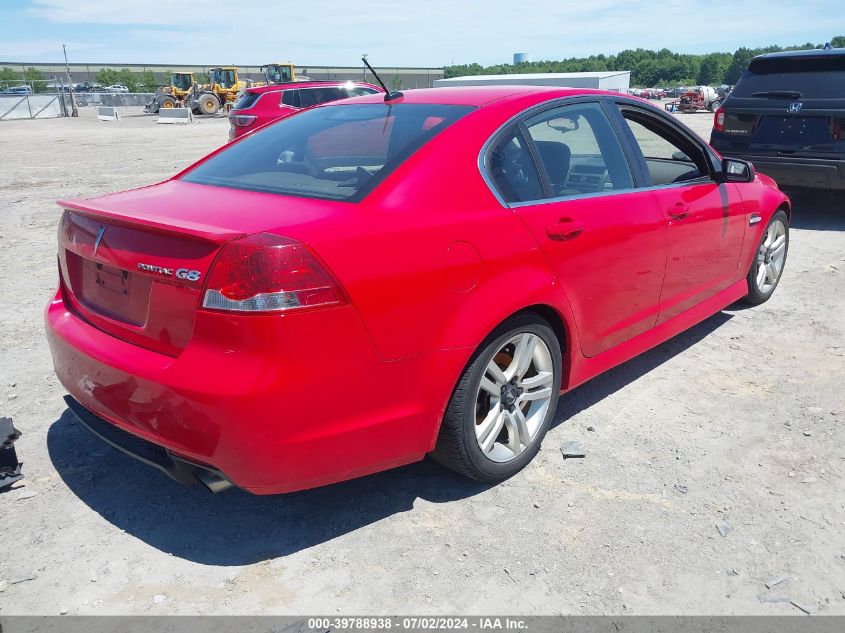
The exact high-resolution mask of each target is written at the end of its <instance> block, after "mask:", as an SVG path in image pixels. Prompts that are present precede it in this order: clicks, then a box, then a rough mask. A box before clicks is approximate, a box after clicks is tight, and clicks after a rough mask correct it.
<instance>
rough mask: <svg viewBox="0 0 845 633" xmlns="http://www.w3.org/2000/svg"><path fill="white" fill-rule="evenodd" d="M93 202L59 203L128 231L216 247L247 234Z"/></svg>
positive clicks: (66, 208)
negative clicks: (149, 233)
mask: <svg viewBox="0 0 845 633" xmlns="http://www.w3.org/2000/svg"><path fill="white" fill-rule="evenodd" d="M91 202H92V201H91V200H83V199H78V198H62V199H59V200H57V201H56V204H57V205H58V206H59V207H60V208H62V209H64V210H67V211H71V212H73V213H79V214H80V215H83V216H86V217H89V218H91V219H94V220H105V221H107V222H110V223H113V224H118V225H121V226H125V227H127V228H143V229H147V230H150V231H154V232H157V233H165V234H168V235H176V236H179V237H182V238H186V239H199V240H203V241H207V242H212V243H214V244H223V243H225V242H229V241H231V240H233V239H236V238H239V237H244V236H245V235H247V233H245V232H244V231H236V230H232V229H221V228H219V227H214V226H210V225H207V224H200V223H197V222H186V221H182V222H179V221H178V220H177V219H176V218H173V217H172V216H169V217H160V218H159V217H156V216H150V217H139V216H137V215H132V214H126V213H121V212H119V211H113V210H111V209H107V208H105V207H101V206H98V205H95V204H92V203H91Z"/></svg>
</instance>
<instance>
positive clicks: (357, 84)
mask: <svg viewBox="0 0 845 633" xmlns="http://www.w3.org/2000/svg"><path fill="white" fill-rule="evenodd" d="M377 92H383V91H382V89H381V88H379V87H378V86H374V85H372V84H369V83H366V82H363V81H297V82H295V83H289V84H272V85H269V86H258V87H257V88H248V89H247V90H245V91H244V93H243V94H242V95H241V96H240V98H239V99H238V100H237V101H236V102H235V105H234V106H232V110H231V112H230V113H229V123H230V128H229V140H230V141H233V140H235V139H236V138H239V137H241V136H243V135H244V134H246V133H247V132H252V131H253V130H255V129H257V128H259V127H261V126H262V125H264V124H266V123H270V122H271V121H276V120H278V119H283V118H285V117H286V116H290V115H291V114H296V113H297V112H299V111H300V110H304V109H305V108H310V107H313V106H315V105H320V104H322V103H328V102H330V101H338V100H340V99H348V98H350V97H360V96H361V95H369V94H375V93H377Z"/></svg>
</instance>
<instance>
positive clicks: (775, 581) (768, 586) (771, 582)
mask: <svg viewBox="0 0 845 633" xmlns="http://www.w3.org/2000/svg"><path fill="white" fill-rule="evenodd" d="M787 578H789V576H778V577H777V578H772V579H771V580H769V581H768V582H766V583H765V584H766V589H771V588H772V587H774V586H775V585H779V584H780V583H782V582H783V581H784V580H786V579H787Z"/></svg>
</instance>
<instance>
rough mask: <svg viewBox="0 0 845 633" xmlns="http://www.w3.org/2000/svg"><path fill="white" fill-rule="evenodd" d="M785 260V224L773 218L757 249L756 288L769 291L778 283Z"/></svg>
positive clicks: (766, 292) (762, 292)
mask: <svg viewBox="0 0 845 633" xmlns="http://www.w3.org/2000/svg"><path fill="white" fill-rule="evenodd" d="M785 262H786V225H785V224H784V223H783V221H781V220H779V219H778V220H775V221H774V222H772V223H771V224H770V225H769V226H768V227H767V228H766V235H765V236H764V237H763V240H762V241H761V242H760V248H759V249H758V250H757V277H756V278H755V281H756V282H757V289H758V290H759V291H760V293H761V294H768V293H770V292H771V291H772V290H773V289H774V287H775V286H776V285H777V283H778V279H780V275H781V273H782V272H783V265H784V263H785Z"/></svg>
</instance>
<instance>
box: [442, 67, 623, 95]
mask: <svg viewBox="0 0 845 633" xmlns="http://www.w3.org/2000/svg"><path fill="white" fill-rule="evenodd" d="M511 84H515V85H520V86H560V87H563V88H596V89H598V90H612V91H614V92H622V93H624V92H627V91H628V88H629V87H630V85H631V71H630V70H608V71H602V72H591V73H524V74H513V75H468V76H466V77H452V78H451V79H435V80H434V87H435V88H445V87H447V86H504V85H511Z"/></svg>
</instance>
